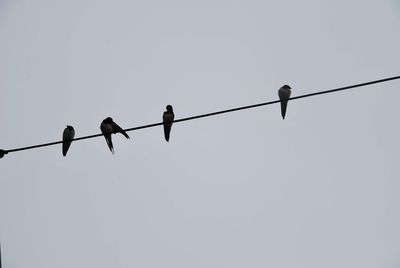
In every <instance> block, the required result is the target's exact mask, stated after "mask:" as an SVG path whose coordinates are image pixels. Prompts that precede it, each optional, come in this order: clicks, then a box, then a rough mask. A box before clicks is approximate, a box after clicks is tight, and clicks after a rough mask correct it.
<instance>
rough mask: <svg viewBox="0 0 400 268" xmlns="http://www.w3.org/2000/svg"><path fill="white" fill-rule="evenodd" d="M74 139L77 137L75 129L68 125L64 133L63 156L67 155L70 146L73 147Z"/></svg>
mask: <svg viewBox="0 0 400 268" xmlns="http://www.w3.org/2000/svg"><path fill="white" fill-rule="evenodd" d="M74 137H75V129H74V128H73V127H72V126H68V125H67V127H66V128H65V129H64V132H63V144H62V153H63V156H66V155H67V152H68V149H69V146H71V143H72V140H73V139H74Z"/></svg>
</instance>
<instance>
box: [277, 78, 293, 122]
mask: <svg viewBox="0 0 400 268" xmlns="http://www.w3.org/2000/svg"><path fill="white" fill-rule="evenodd" d="M291 93H292V91H291V87H289V86H288V85H284V86H282V87H281V88H280V89H279V90H278V95H279V99H280V100H281V114H282V118H283V119H285V116H286V108H287V104H288V99H289V98H290V94H291Z"/></svg>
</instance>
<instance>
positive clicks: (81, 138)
mask: <svg viewBox="0 0 400 268" xmlns="http://www.w3.org/2000/svg"><path fill="white" fill-rule="evenodd" d="M396 79H400V76H394V77H389V78H384V79H379V80H375V81H370V82H365V83H360V84H355V85H351V86H345V87H340V88H335V89H330V90H324V91H319V92H315V93H310V94H305V95H300V96H297V97H292V98H289V100H296V99H302V98H308V97H312V96H316V95H322V94H328V93H333V92H337V91H343V90H347V89H351V88H357V87H364V86H368V85H372V84H378V83H383V82H387V81H391V80H396ZM278 102H281V101H280V100H276V101H269V102H263V103H259V104H253V105H248V106H242V107H237V108H233V109H228V110H222V111H217V112H213V113H207V114H201V115H196V116H191V117H186V118H182V119H177V120H174V121H173V123H179V122H184V121H189V120H194V119H199V118H203V117H209V116H214V115H219V114H224V113H231V112H236V111H240V110H245V109H252V108H256V107H260V106H265V105H271V104H274V103H278ZM162 124H163V123H162V122H161V123H155V124H150V125H144V126H139V127H132V128H128V129H125V130H124V131H126V132H128V131H134V130H139V129H144V128H151V127H156V126H161V125H162ZM100 136H103V134H95V135H90V136H84V137H79V138H75V139H73V140H72V141H78V140H85V139H91V138H96V137H100ZM61 143H63V141H55V142H50V143H44V144H38V145H32V146H27V147H21V148H16V149H10V150H0V158H2V157H3V156H4V155H5V154H7V153H12V152H18V151H23V150H30V149H34V148H39V147H45V146H51V145H56V144H61Z"/></svg>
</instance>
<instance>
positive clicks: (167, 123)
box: [163, 105, 174, 142]
mask: <svg viewBox="0 0 400 268" xmlns="http://www.w3.org/2000/svg"><path fill="white" fill-rule="evenodd" d="M166 109H167V110H166V111H165V112H164V114H163V123H164V137H165V140H166V141H167V142H168V141H169V133H170V132H171V127H172V122H174V111H173V109H172V106H171V105H167V107H166Z"/></svg>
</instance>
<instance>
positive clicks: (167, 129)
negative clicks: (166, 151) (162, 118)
mask: <svg viewBox="0 0 400 268" xmlns="http://www.w3.org/2000/svg"><path fill="white" fill-rule="evenodd" d="M170 132H171V124H164V137H165V140H166V141H167V142H169V134H170Z"/></svg>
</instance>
